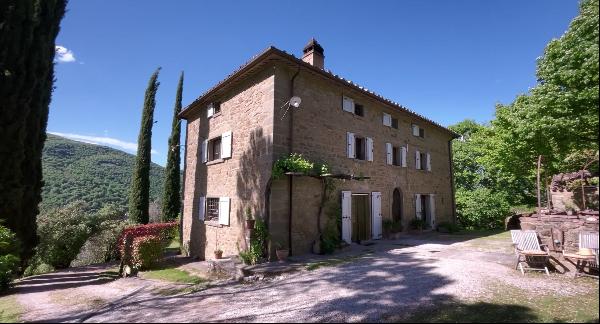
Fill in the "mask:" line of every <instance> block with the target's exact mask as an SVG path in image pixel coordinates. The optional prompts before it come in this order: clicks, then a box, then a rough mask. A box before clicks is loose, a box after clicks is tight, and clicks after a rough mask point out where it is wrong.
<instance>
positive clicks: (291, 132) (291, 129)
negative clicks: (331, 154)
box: [288, 65, 300, 255]
mask: <svg viewBox="0 0 600 324" xmlns="http://www.w3.org/2000/svg"><path fill="white" fill-rule="evenodd" d="M299 73H300V65H298V70H296V73H294V75H293V76H292V78H291V79H290V95H289V98H292V97H293V96H294V80H296V77H297V76H298V74H299ZM289 98H288V100H289ZM289 139H290V140H289V143H288V144H289V151H290V154H292V153H294V109H292V111H291V112H290V125H289ZM288 178H289V180H290V181H288V184H289V188H288V193H289V200H290V203H289V211H288V250H289V253H290V255H292V211H293V210H294V208H293V205H294V200H293V194H292V190H293V187H294V176H293V175H290V176H288Z"/></svg>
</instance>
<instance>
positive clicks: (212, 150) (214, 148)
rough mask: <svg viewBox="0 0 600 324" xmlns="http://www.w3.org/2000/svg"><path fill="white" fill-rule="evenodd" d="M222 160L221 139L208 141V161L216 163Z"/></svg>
mask: <svg viewBox="0 0 600 324" xmlns="http://www.w3.org/2000/svg"><path fill="white" fill-rule="evenodd" d="M220 158H221V137H220V136H219V137H217V138H213V139H211V140H210V141H208V161H214V160H218V159H220Z"/></svg>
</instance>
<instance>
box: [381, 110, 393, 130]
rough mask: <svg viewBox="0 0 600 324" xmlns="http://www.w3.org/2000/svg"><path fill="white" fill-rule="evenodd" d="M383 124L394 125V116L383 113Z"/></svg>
mask: <svg viewBox="0 0 600 324" xmlns="http://www.w3.org/2000/svg"><path fill="white" fill-rule="evenodd" d="M383 125H384V126H388V127H391V126H392V116H390V114H386V113H383Z"/></svg>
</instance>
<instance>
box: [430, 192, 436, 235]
mask: <svg viewBox="0 0 600 324" xmlns="http://www.w3.org/2000/svg"><path fill="white" fill-rule="evenodd" d="M429 221H430V223H429V225H431V228H435V195H434V194H431V195H429Z"/></svg>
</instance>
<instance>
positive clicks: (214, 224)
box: [204, 221, 223, 228]
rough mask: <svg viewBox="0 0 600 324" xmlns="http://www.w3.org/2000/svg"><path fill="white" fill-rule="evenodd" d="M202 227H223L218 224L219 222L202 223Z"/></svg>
mask: <svg viewBox="0 0 600 324" xmlns="http://www.w3.org/2000/svg"><path fill="white" fill-rule="evenodd" d="M204 225H206V226H210V227H218V228H221V227H223V225H221V224H219V221H204Z"/></svg>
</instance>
